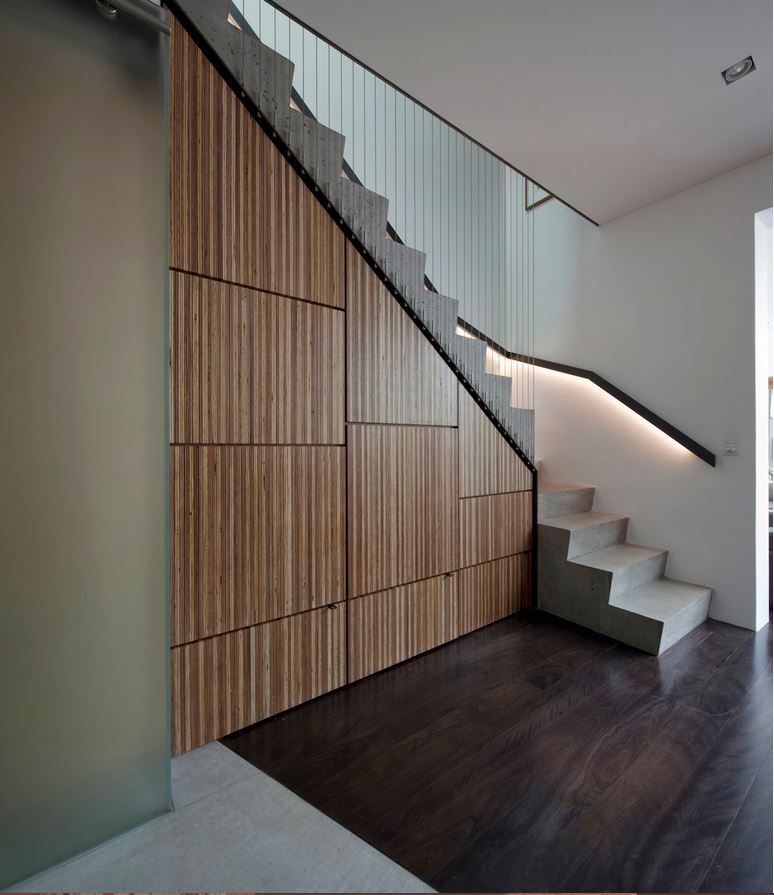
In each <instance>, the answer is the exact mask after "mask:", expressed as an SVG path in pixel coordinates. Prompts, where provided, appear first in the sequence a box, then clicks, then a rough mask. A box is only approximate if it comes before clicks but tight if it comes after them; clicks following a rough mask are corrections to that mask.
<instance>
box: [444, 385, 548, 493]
mask: <svg viewBox="0 0 774 895" xmlns="http://www.w3.org/2000/svg"><path fill="white" fill-rule="evenodd" d="M459 415H460V418H459V433H460V434H459V439H460V445H459V451H460V497H478V496H479V495H482V494H500V493H505V492H509V491H526V490H528V489H530V488H531V487H532V475H531V473H530V471H529V470H528V469H527V467H526V466H525V465H524V464H523V463H522V462H521V460H520V459H519V457H518V454H516V452H515V451H514V450H513V449H512V448H511V447H510V446H509V444H508V442H507V441H506V440H505V439H504V438H503V437H502V435H500V433H499V432H498V431H497V429H495V427H494V426H493V425H492V424H491V423H490V422H489V420H488V419H487V418H486V416H485V415H484V412H483V411H482V410H481V409H480V408H479V407H478V406H477V405H476V402H475V401H474V400H473V398H471V397H470V395H469V394H468V393H467V392H466V391H465V390H464V389H462V388H461V389H460V401H459Z"/></svg>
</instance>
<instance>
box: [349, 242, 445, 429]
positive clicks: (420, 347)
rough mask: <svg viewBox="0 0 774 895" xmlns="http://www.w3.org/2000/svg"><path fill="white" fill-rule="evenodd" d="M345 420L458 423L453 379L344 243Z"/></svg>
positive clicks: (392, 300)
mask: <svg viewBox="0 0 774 895" xmlns="http://www.w3.org/2000/svg"><path fill="white" fill-rule="evenodd" d="M347 370H348V376H347V419H348V420H349V421H350V422H356V423H412V424H424V425H435V426H456V425H457V377H456V376H455V375H454V373H452V371H451V368H450V367H449V366H448V365H447V364H446V363H445V362H444V361H443V360H442V358H441V356H440V355H439V354H438V352H437V351H436V350H435V349H434V348H433V346H432V345H431V344H430V342H428V340H427V339H426V338H425V336H424V335H422V333H421V332H420V331H419V328H418V327H417V326H416V325H415V324H414V323H413V322H412V321H411V319H410V318H409V316H408V315H407V314H406V313H405V311H403V309H402V308H401V307H400V305H399V304H398V303H397V301H395V299H394V298H393V297H392V295H390V293H389V292H388V291H387V289H386V288H385V287H384V286H383V285H382V284H381V282H380V281H379V279H378V278H377V276H376V275H375V274H374V272H373V271H372V270H371V268H370V267H369V266H368V264H366V262H365V261H364V260H363V258H362V257H361V256H360V255H359V254H358V252H357V251H356V250H355V249H354V248H353V246H352V245H348V246H347Z"/></svg>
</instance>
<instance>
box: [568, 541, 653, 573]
mask: <svg viewBox="0 0 774 895" xmlns="http://www.w3.org/2000/svg"><path fill="white" fill-rule="evenodd" d="M667 552H668V551H667V550H660V549H659V548H658V547H644V546H642V545H641V544H629V543H626V544H613V545H611V546H610V547H603V548H602V549H601V550H594V551H593V552H592V553H586V554H584V555H583V556H577V557H575V558H574V559H572V560H571V562H573V563H575V564H576V565H580V566H589V567H590V568H592V569H601V570H602V571H604V572H612V573H615V572H618V571H620V570H621V569H625V568H628V567H629V566H633V565H636V564H637V563H640V562H642V561H643V560H647V559H650V558H651V557H654V556H663V555H664V554H666V553H667Z"/></svg>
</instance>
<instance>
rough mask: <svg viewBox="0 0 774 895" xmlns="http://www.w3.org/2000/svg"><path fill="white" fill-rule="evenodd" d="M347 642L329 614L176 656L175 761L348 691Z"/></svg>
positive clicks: (216, 640)
mask: <svg viewBox="0 0 774 895" xmlns="http://www.w3.org/2000/svg"><path fill="white" fill-rule="evenodd" d="M345 635H346V617H345V610H344V608H343V607H342V608H340V609H335V610H331V609H328V608H324V609H318V610H315V611H314V612H305V613H302V614H301V615H294V616H291V617H290V618H283V619H279V620H277V621H272V622H268V623H267V624H263V625H257V626H254V627H251V628H245V629H242V630H240V631H232V632H229V633H227V634H222V635H220V636H218V637H211V638H209V639H207V640H199V641H196V642H195V643H191V644H186V645H185V646H180V647H176V648H175V649H173V650H172V751H173V754H175V755H177V754H179V753H180V752H185V751H187V750H189V749H194V748H196V747H197V746H200V745H202V744H203V743H207V742H210V741H211V740H214V739H217V738H218V737H221V736H224V735H225V734H227V733H229V732H231V731H234V730H239V729H240V728H242V727H246V726H248V725H250V724H255V723H256V722H257V721H260V720H262V719H263V718H268V717H269V716H270V715H274V714H276V713H277V712H282V711H285V709H289V708H291V707H292V706H294V705H298V704H299V703H301V702H305V701H306V700H308V699H313V698H314V697H315V696H319V695H320V694H321V693H327V692H328V691H329V690H333V689H335V688H336V687H340V686H342V685H343V684H344V683H346V670H345V649H346V643H345Z"/></svg>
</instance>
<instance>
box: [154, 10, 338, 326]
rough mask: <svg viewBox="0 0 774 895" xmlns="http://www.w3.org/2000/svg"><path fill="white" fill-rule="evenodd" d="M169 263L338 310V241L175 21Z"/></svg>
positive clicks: (334, 228) (327, 219)
mask: <svg viewBox="0 0 774 895" xmlns="http://www.w3.org/2000/svg"><path fill="white" fill-rule="evenodd" d="M171 29H172V30H171V34H170V111H171V115H170V134H169V146H170V170H169V187H170V190H169V192H170V201H169V216H170V229H171V241H170V266H171V267H173V268H176V269H180V270H185V271H188V272H191V273H198V274H202V275H204V276H208V277H214V278H215V279H220V280H227V281H229V282H233V283H240V284H241V285H244V286H252V287H254V288H256V289H263V290H265V291H267V292H276V293H278V294H281V295H290V296H294V297H296V298H303V299H306V300H308V301H314V302H318V303H320V304H325V305H330V306H332V307H339V308H340V307H343V306H344V235H343V234H342V233H341V231H340V230H339V229H338V227H337V226H336V224H335V223H334V221H333V219H332V218H331V217H330V216H329V215H328V214H327V212H326V211H325V209H324V208H323V207H322V205H321V204H320V203H319V202H318V201H317V200H316V199H315V197H314V194H313V193H312V192H311V191H310V190H308V189H307V188H306V186H305V185H304V183H303V181H302V180H301V179H300V178H299V176H298V175H297V174H296V173H295V171H293V169H292V168H291V166H290V165H289V164H288V163H287V162H286V160H285V159H284V158H283V157H282V156H281V155H280V153H279V152H278V151H277V149H276V148H275V147H274V146H273V144H272V143H271V141H270V140H269V138H268V137H267V136H266V135H265V134H264V133H263V131H262V130H261V128H260V126H259V125H258V124H257V122H255V121H254V120H253V118H252V117H251V116H250V114H249V113H248V112H247V110H246V109H245V108H244V106H243V105H242V103H241V102H240V100H239V99H238V97H237V96H236V95H235V94H234V93H233V91H232V90H231V89H230V88H229V87H228V85H227V84H226V83H225V81H224V80H223V79H222V78H221V77H220V75H219V74H218V73H217V71H216V70H215V69H214V67H213V66H212V65H211V64H210V62H209V61H208V60H207V59H206V58H205V56H204V54H203V53H202V52H201V51H200V50H199V49H198V47H196V45H195V44H194V42H193V40H191V38H190V37H189V36H188V35H187V34H186V33H185V31H184V29H183V28H182V26H181V25H180V24H179V23H178V22H177V21H175V20H174V19H172V22H171Z"/></svg>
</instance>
